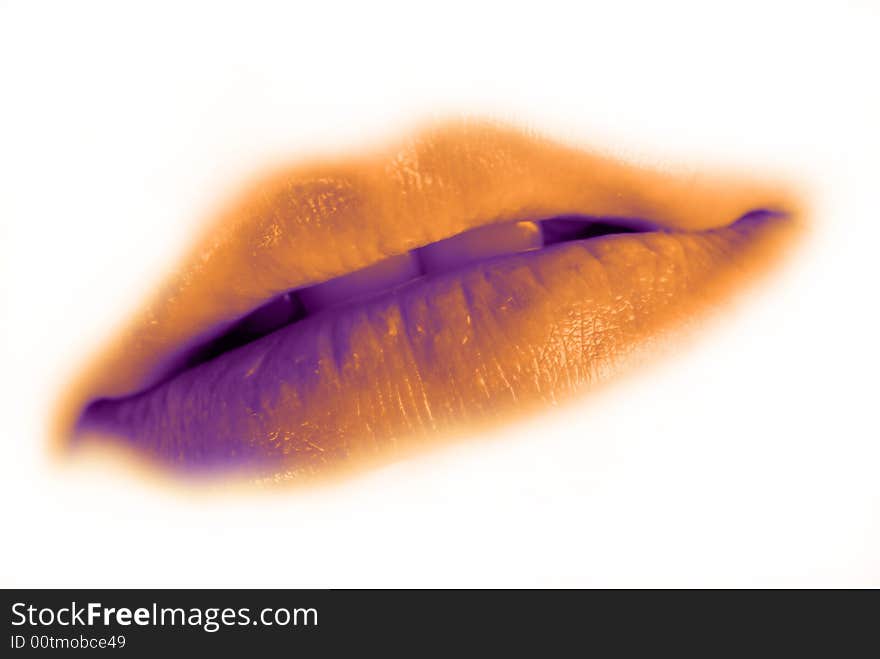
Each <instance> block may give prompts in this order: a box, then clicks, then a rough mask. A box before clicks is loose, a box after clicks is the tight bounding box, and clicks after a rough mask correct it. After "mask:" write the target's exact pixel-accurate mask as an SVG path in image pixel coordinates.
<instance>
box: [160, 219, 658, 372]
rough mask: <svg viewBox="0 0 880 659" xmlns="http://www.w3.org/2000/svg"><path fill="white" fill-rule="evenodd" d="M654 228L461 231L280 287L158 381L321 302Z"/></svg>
mask: <svg viewBox="0 0 880 659" xmlns="http://www.w3.org/2000/svg"><path fill="white" fill-rule="evenodd" d="M656 230H657V227H656V225H653V224H651V223H650V222H647V221H645V220H640V219H630V218H621V219H618V218H595V217H583V216H575V215H571V216H562V217H553V218H548V219H545V220H537V221H533V222H512V223H504V224H496V225H490V226H488V227H480V228H477V229H472V230H469V231H465V232H463V233H460V234H457V235H455V236H452V237H451V238H447V239H445V240H442V241H438V242H436V243H432V244H430V245H426V246H424V247H421V248H418V249H416V250H413V251H412V252H409V253H407V254H405V255H401V256H397V257H391V258H389V259H387V260H386V261H383V262H381V263H380V264H376V265H373V266H370V267H367V268H364V269H362V270H358V271H356V272H352V273H349V274H346V275H342V276H340V277H336V278H334V279H331V280H328V281H325V282H320V283H318V284H314V285H312V286H308V287H304V288H299V289H294V290H289V291H285V292H284V293H281V294H280V295H277V296H275V297H273V298H272V299H270V300H268V301H267V302H265V303H264V304H262V305H261V306H259V307H258V308H256V309H254V310H253V311H251V312H250V313H248V314H247V315H245V316H243V317H241V318H240V319H239V320H237V321H235V322H234V323H233V324H232V325H231V326H230V327H229V328H227V329H226V330H225V331H224V332H223V333H222V334H220V335H219V336H216V337H215V338H212V339H210V340H208V341H206V342H204V343H201V344H199V345H196V346H195V347H193V348H191V349H190V350H188V351H187V352H186V354H185V355H184V356H183V357H182V358H181V360H180V361H179V362H178V365H177V366H175V367H174V368H173V369H172V370H171V371H170V372H169V373H168V374H167V375H166V376H165V377H164V378H163V379H162V381H163V382H164V381H166V380H169V379H171V378H173V377H174V376H175V375H177V374H179V373H181V372H182V371H186V370H189V369H192V368H195V367H196V366H199V365H200V364H203V363H205V362H208V361H211V360H213V359H216V358H218V357H219V356H221V355H223V354H224V353H227V352H230V351H232V350H235V349H237V348H240V347H242V346H244V345H247V344H249V343H252V342H254V341H256V340H258V339H260V338H262V337H264V336H266V335H268V334H271V333H272V332H275V331H277V330H279V329H281V328H283V327H286V326H288V325H291V324H293V323H296V322H299V321H302V320H304V319H305V318H307V317H309V316H311V315H314V314H316V313H319V312H320V311H322V310H323V309H324V308H328V307H336V308H338V307H340V306H343V305H346V304H353V303H357V302H360V301H363V300H364V299H368V298H370V297H374V296H378V295H382V294H384V293H387V292H388V291H390V290H392V289H394V288H397V287H400V286H403V285H405V284H411V283H413V282H416V281H418V280H420V279H423V278H426V277H431V276H436V275H440V274H446V273H449V272H453V271H455V270H458V269H461V268H463V267H465V266H467V265H472V264H474V263H477V262H480V261H488V260H489V259H492V258H503V257H504V256H509V255H512V254H517V253H520V252H525V251H533V250H536V249H541V248H544V247H550V246H552V245H558V244H560V243H565V242H573V241H579V240H588V239H592V238H600V237H603V236H610V235H615V234H627V233H644V232H649V231H656Z"/></svg>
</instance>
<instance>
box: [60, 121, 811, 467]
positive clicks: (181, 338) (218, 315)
mask: <svg viewBox="0 0 880 659" xmlns="http://www.w3.org/2000/svg"><path fill="white" fill-rule="evenodd" d="M797 222H798V213H797V206H796V203H795V202H794V200H793V197H792V196H791V195H790V194H788V193H786V192H783V191H782V189H781V188H779V187H778V186H775V185H770V184H766V183H761V184H756V183H753V182H746V181H743V180H734V179H731V178H729V177H727V178H720V177H713V178H710V177H705V176H693V175H689V176H685V177H676V176H673V175H671V174H667V173H661V172H656V171H650V170H644V169H638V168H633V167H630V166H626V165H623V164H620V163H617V162H615V161H612V160H609V159H606V158H602V157H598V156H596V155H593V154H589V153H586V152H582V151H578V150H575V149H571V148H568V147H565V146H561V145H557V144H553V143H549V142H546V141H543V140H538V139H535V138H533V137H529V136H525V135H523V134H521V133H518V132H516V131H512V130H508V129H504V128H499V127H497V126H492V125H487V124H457V125H447V126H444V127H442V128H439V129H434V130H431V131H427V132H425V133H422V134H420V135H419V136H417V137H416V138H414V139H412V140H410V141H408V142H406V143H404V144H402V145H397V146H395V148H392V149H389V150H384V151H381V152H377V153H374V154H371V155H368V156H364V157H359V158H349V159H345V160H340V161H338V162H324V163H317V164H312V165H309V166H304V167H300V168H293V169H289V170H285V171H283V172H281V173H279V174H276V175H273V176H271V177H269V178H267V179H264V180H262V181H259V182H257V183H256V184H255V185H254V186H253V188H252V189H251V190H250V191H248V192H247V193H246V194H244V195H243V196H242V197H241V198H240V199H239V200H237V201H236V203H235V204H233V205H232V206H231V207H230V209H229V210H228V211H227V212H225V213H223V214H222V215H221V216H220V217H219V218H218V219H217V220H216V221H215V222H214V223H213V225H212V226H211V227H210V230H209V231H208V232H207V233H206V234H205V236H204V237H203V238H202V240H201V241H200V242H199V243H197V245H196V247H195V249H194V250H193V252H192V254H191V256H190V258H189V259H188V260H187V261H186V262H185V263H184V264H183V265H182V266H181V267H180V268H179V269H178V270H177V271H176V273H175V274H174V275H173V277H172V278H171V279H170V280H169V281H168V282H167V283H166V284H165V286H163V288H162V289H161V293H160V294H159V295H158V296H157V297H156V298H155V299H154V300H153V301H152V302H151V303H150V304H149V305H148V306H147V307H146V309H145V311H144V312H143V313H142V314H141V315H140V316H139V317H138V318H137V319H136V320H135V321H134V322H133V323H132V324H131V325H130V326H129V328H128V329H127V330H126V331H125V332H124V333H123V336H122V337H121V338H120V339H118V340H117V341H116V342H115V343H113V344H112V345H111V347H110V348H109V349H108V351H107V352H106V353H105V354H104V355H102V356H100V357H99V359H98V360H96V362H95V365H94V366H93V367H92V368H91V369H89V370H88V371H87V372H86V373H85V374H84V375H83V376H82V377H81V378H80V380H79V381H78V382H77V384H76V385H75V386H74V387H72V388H71V389H70V390H69V392H68V396H67V397H66V399H65V401H64V403H63V404H62V407H61V412H60V418H61V421H60V427H61V434H62V436H63V437H65V438H66V439H67V440H68V443H69V444H71V445H72V444H77V443H80V442H87V441H90V440H91V441H98V442H111V443H114V444H119V445H123V446H129V447H133V448H135V449H136V450H137V453H139V454H140V455H143V456H145V457H148V458H150V459H151V460H152V461H154V462H157V463H159V464H162V465H167V466H169V467H172V468H180V469H183V470H205V469H208V470H223V471H225V470H228V469H233V470H236V471H239V472H242V473H248V474H257V475H259V476H271V477H275V478H280V477H299V476H305V475H308V474H315V473H328V472H332V471H336V470H339V469H342V468H352V467H358V466H361V465H367V464H375V463H377V462H378V463H381V462H383V461H385V460H388V459H393V458H394V457H396V456H399V455H402V454H404V453H405V452H408V451H411V450H413V449H416V448H419V447H422V446H426V445H430V444H432V443H435V442H436V441H438V440H440V439H442V438H445V437H450V436H452V435H454V434H455V433H457V432H458V431H460V430H462V429H465V428H468V427H474V426H479V425H482V424H486V423H494V422H497V421H502V420H505V419H507V418H509V417H510V416H511V415H512V414H513V413H521V412H523V411H525V410H528V409H533V408H537V407H540V406H542V405H547V404H553V403H555V402H557V401H559V400H562V399H564V398H568V397H571V396H572V395H575V394H578V393H580V392H583V391H585V390H587V389H589V388H590V386H591V385H593V384H596V383H598V382H601V381H603V380H605V379H606V378H607V377H609V376H610V375H613V374H614V373H615V372H616V371H617V370H618V369H619V368H620V366H621V365H622V364H623V363H624V362H625V361H626V358H627V356H628V355H630V354H632V353H633V352H634V351H637V350H639V349H641V348H642V347H644V346H645V345H646V344H648V342H650V340H651V339H652V337H655V336H657V335H658V334H659V333H661V332H665V331H666V330H667V329H668V328H670V327H674V326H675V325H676V324H679V323H680V322H681V321H683V320H685V319H687V318H689V317H691V316H693V315H694V314H697V313H699V312H700V311H701V310H702V309H705V308H706V306H708V305H711V304H715V303H717V302H718V301H719V300H721V299H723V298H724V297H726V296H727V295H728V294H729V292H730V291H731V290H732V289H733V288H735V287H736V286H738V285H740V284H742V283H744V281H745V279H746V278H747V276H748V275H749V274H751V273H753V272H755V271H756V270H757V269H758V267H759V266H760V265H762V264H764V263H766V262H767V261H768V260H769V259H768V257H769V256H772V255H775V254H777V253H778V252H779V250H778V249H775V248H777V247H778V246H779V245H781V244H785V243H786V241H787V240H788V239H789V238H790V236H791V235H792V231H793V229H794V228H795V226H796V225H797Z"/></svg>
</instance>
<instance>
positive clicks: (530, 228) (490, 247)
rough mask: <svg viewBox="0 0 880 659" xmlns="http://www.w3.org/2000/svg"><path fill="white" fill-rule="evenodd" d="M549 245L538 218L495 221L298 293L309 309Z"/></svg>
mask: <svg viewBox="0 0 880 659" xmlns="http://www.w3.org/2000/svg"><path fill="white" fill-rule="evenodd" d="M542 245H543V240H542V237H541V229H540V228H539V226H538V224H537V223H535V222H515V223H508V224H493V225H490V226H486V227H481V228H479V229H474V230H472V231H468V232H466V233H462V234H459V235H457V236H453V237H452V238H448V239H446V240H441V241H439V242H436V243H433V244H431V245H427V246H425V247H422V248H419V249H417V250H415V251H413V252H409V253H407V254H401V255H400V256H392V257H391V258H387V259H385V260H383V261H380V262H379V263H376V264H375V265H371V266H370V267H368V268H364V269H363V270H358V271H357V272H352V273H350V274H347V275H343V276H342V277H337V278H335V279H331V280H330V281H326V282H324V283H322V284H317V285H315V286H310V287H309V288H304V289H301V290H299V291H297V295H298V297H299V301H300V302H301V303H302V305H303V307H304V309H305V311H306V313H314V312H316V311H320V310H321V309H326V308H327V307H332V306H335V305H338V304H342V303H344V302H349V301H352V300H356V299H359V298H363V297H365V296H368V295H370V294H372V293H378V292H380V291H383V290H386V289H389V288H393V287H394V286H397V285H399V284H403V283H405V282H408V281H410V280H412V279H415V278H416V277H420V276H422V275H424V274H436V273H440V272H446V271H447V270H452V269H454V268H458V267H461V266H463V265H467V264H468V263H473V262H475V261H482V260H484V259H488V258H491V257H493V256H504V255H505V254H516V253H517V252H525V251H528V250H532V249H538V248H540V247H541V246H542Z"/></svg>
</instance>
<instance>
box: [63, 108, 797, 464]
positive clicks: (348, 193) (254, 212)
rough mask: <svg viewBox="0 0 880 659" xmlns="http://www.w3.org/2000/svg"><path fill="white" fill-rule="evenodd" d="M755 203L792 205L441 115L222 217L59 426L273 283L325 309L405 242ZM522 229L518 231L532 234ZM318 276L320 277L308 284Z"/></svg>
mask: <svg viewBox="0 0 880 659" xmlns="http://www.w3.org/2000/svg"><path fill="white" fill-rule="evenodd" d="M756 208H762V209H768V210H779V211H783V210H791V209H792V208H793V204H792V203H791V200H790V198H789V197H788V196H787V195H780V193H779V190H778V188H777V187H775V186H765V185H755V184H753V183H744V182H735V181H732V180H731V179H729V178H695V177H689V178H687V179H678V178H675V177H673V176H671V175H669V174H666V173H661V172H654V171H648V170H643V169H637V168H633V167H630V166H626V165H623V164H621V163H617V162H615V161H612V160H609V159H606V158H602V157H598V156H595V155H593V154H589V153H586V152H582V151H578V150H575V149H571V148H568V147H565V146H562V145H558V144H554V143H550V142H546V141H544V140H539V139H536V138H534V137H530V136H526V135H523V134H522V133H519V132H517V131H513V130H509V129H505V128H500V127H498V126H494V125H489V124H477V123H472V124H454V125H448V126H444V127H442V128H440V129H433V130H430V131H426V132H424V133H422V134H420V135H419V136H417V137H415V138H413V139H411V140H409V141H406V142H404V143H401V144H398V145H395V146H394V147H393V148H390V149H387V150H382V151H379V152H377V153H374V154H372V155H368V156H364V157H359V158H349V159H345V160H340V161H338V162H335V163H332V162H331V163H320V164H317V165H312V166H309V167H299V168H291V169H289V170H285V171H282V172H280V173H278V174H276V175H274V176H272V177H269V178H268V179H266V180H263V181H261V182H259V183H258V184H256V185H255V186H254V188H253V189H252V190H251V191H249V192H248V193H246V194H244V195H243V196H242V197H241V199H239V200H237V201H236V202H235V203H233V204H231V206H230V208H229V209H228V210H227V211H226V212H224V213H223V214H221V216H220V217H219V218H218V219H217V220H216V222H215V223H214V224H213V226H212V227H210V230H209V231H208V233H207V234H206V235H205V237H204V238H203V239H202V240H201V241H199V242H198V243H197V244H196V246H195V248H194V249H193V252H192V255H191V257H190V258H189V259H187V260H186V262H185V263H183V264H182V265H181V267H180V268H179V269H178V270H177V271H176V272H175V273H174V274H173V275H172V276H171V278H170V279H169V281H168V282H166V283H165V285H164V286H163V287H162V289H161V293H160V294H159V295H158V296H157V297H156V298H155V299H153V300H152V301H151V302H150V303H149V304H148V305H147V307H146V308H145V310H144V311H143V312H142V313H141V314H140V315H139V317H138V318H137V319H135V321H134V322H133V323H132V324H131V325H130V326H129V327H128V328H127V330H126V331H125V332H124V333H123V335H122V337H121V338H120V339H118V340H117V341H116V342H114V343H113V344H112V345H111V346H110V348H109V349H108V351H107V352H106V353H105V354H104V355H102V356H100V357H99V358H98V359H97V360H96V361H95V364H94V366H93V367H92V368H90V369H89V370H87V371H86V372H85V373H84V375H83V376H82V377H81V378H80V379H79V381H78V382H77V384H76V385H75V386H74V387H72V388H71V389H70V390H69V392H68V395H67V396H66V397H65V398H64V400H63V401H62V404H61V406H60V412H59V422H58V429H59V431H60V433H59V436H60V437H62V438H65V439H66V438H68V437H69V436H70V429H71V428H72V426H73V424H74V422H75V420H76V418H77V416H78V415H79V413H80V411H81V410H82V409H83V407H84V406H85V405H86V404H87V403H88V402H89V401H93V400H96V399H100V398H106V397H122V396H126V395H131V394H134V393H136V392H138V391H142V390H144V389H146V388H149V387H150V386H152V385H154V384H156V383H157V382H159V381H160V380H161V379H162V378H163V376H164V375H165V374H167V373H168V372H169V370H171V369H173V368H174V365H175V360H176V359H177V358H178V357H179V355H181V354H183V353H185V352H186V350H187V349H188V348H190V347H191V346H193V345H195V344H197V343H201V342H204V341H205V340H207V339H210V338H211V337H213V336H216V335H218V334H220V333H222V332H223V331H224V330H225V329H226V328H227V327H229V326H230V325H231V324H232V323H234V322H235V321H236V320H237V319H238V318H240V317H242V316H244V315H245V314H247V313H248V312H250V311H251V310H253V309H254V308H257V307H259V306H260V305H261V304H263V303H264V302H266V301H267V300H268V299H270V298H273V297H275V296H277V295H278V294H279V293H281V292H284V291H287V290H290V289H300V288H303V287H306V286H310V287H312V288H311V289H310V290H311V291H312V292H313V293H314V292H317V293H318V295H317V296H316V297H313V298H312V299H311V300H305V303H306V306H307V307H310V308H311V309H325V308H327V309H330V308H332V307H333V306H334V305H336V304H338V303H339V302H342V301H344V299H345V298H347V297H351V295H350V288H351V287H350V286H342V287H341V289H339V290H337V291H334V290H333V287H334V286H336V285H337V283H338V281H339V280H341V279H345V275H348V274H349V273H353V272H356V271H362V270H363V269H365V268H376V269H377V270H375V271H374V272H377V273H379V274H378V275H377V276H380V277H382V276H387V277H389V278H391V279H394V278H398V277H405V276H408V274H411V272H410V271H409V268H410V267H411V265H412V264H411V261H410V257H409V255H410V254H411V252H412V250H419V251H420V256H421V257H422V261H423V262H424V263H428V264H430V263H432V262H436V263H439V264H441V265H442V264H444V263H451V262H452V263H454V262H456V261H457V260H458V261H460V263H466V262H468V261H469V260H470V259H468V258H467V254H466V252H467V249H464V248H463V246H462V245H459V247H458V249H455V248H453V249H449V248H448V245H450V244H452V245H454V244H455V242H456V240H458V238H457V236H458V234H462V233H463V232H465V231H473V230H474V229H478V228H479V227H485V230H491V229H492V226H494V225H496V224H501V223H510V222H512V221H522V224H523V225H528V224H529V223H528V222H527V220H534V219H537V218H544V217H554V216H566V215H593V216H604V217H621V218H649V219H650V221H651V223H652V224H653V225H655V226H657V227H662V228H664V229H668V230H683V231H702V230H710V229H713V228H719V227H725V226H727V225H729V224H730V223H731V222H732V221H733V220H735V219H736V218H737V217H740V216H742V215H743V214H744V213H746V212H748V211H749V210H752V209H756ZM527 233H528V232H526V233H524V234H523V235H522V236H519V237H518V238H517V240H520V239H522V240H525V241H528V235H527ZM447 239H448V243H447V244H446V245H444V241H447ZM542 251H544V250H542ZM432 258H435V259H436V260H435V261H432V260H431V259H432ZM330 280H333V281H330ZM320 282H327V283H326V284H321V285H320V286H313V285H314V284H316V283H320ZM322 287H323V290H321V289H322ZM340 290H341V292H340ZM340 296H341V297H340ZM449 317H450V318H453V317H454V315H453V314H449ZM597 317H598V316H597ZM316 322H317V321H309V322H308V323H305V324H304V325H303V326H304V327H305V326H307V325H308V326H312V325H314V324H315V323H316ZM285 331H286V330H285ZM298 331H302V332H304V331H305V330H303V329H302V328H300V329H299V330H298ZM496 334H499V335H500V330H499V331H497V332H496ZM337 352H338V351H337ZM359 354H360V353H359ZM383 354H388V353H387V351H386V352H384V353H383ZM224 358H225V356H224ZM360 358H361V359H363V356H361V357H360ZM195 370H198V369H195ZM318 370H320V369H318ZM184 375H185V374H184ZM163 386H165V385H163ZM160 390H161V388H160ZM143 404H145V403H142V405H143ZM340 404H341V403H340ZM380 409H384V408H383V407H382V406H380ZM291 418H292V417H291ZM373 425H375V423H374V424H373ZM229 427H230V428H234V427H237V426H234V425H230V426H229ZM279 427H280V426H279ZM269 432H270V434H271V432H272V431H269ZM278 433H280V430H277V429H276V431H275V436H276V437H279V436H281V435H279V434H278ZM182 436H183V435H181V437H182ZM157 441H158V440H157ZM162 441H165V440H162ZM168 441H169V442H170V441H171V440H170V439H169V440H168ZM220 443H221V444H222V441H221V442H220ZM294 444H295V443H293V444H290V445H289V447H293V446H294ZM250 446H252V447H253V446H256V444H253V443H252V444H250ZM203 450H204V451H205V452H207V453H211V451H214V453H216V454H222V453H223V451H222V449H220V448H218V447H215V449H211V451H209V450H208V449H207V448H204V449H203ZM235 450H236V451H238V452H239V454H243V453H247V451H245V450H244V449H243V448H242V447H241V446H239V447H238V448H236V449H235ZM254 450H256V449H254ZM291 450H292V448H291ZM155 452H156V453H162V450H159V449H155ZM258 452H259V451H258ZM207 453H206V454H207ZM212 454H213V453H212Z"/></svg>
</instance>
